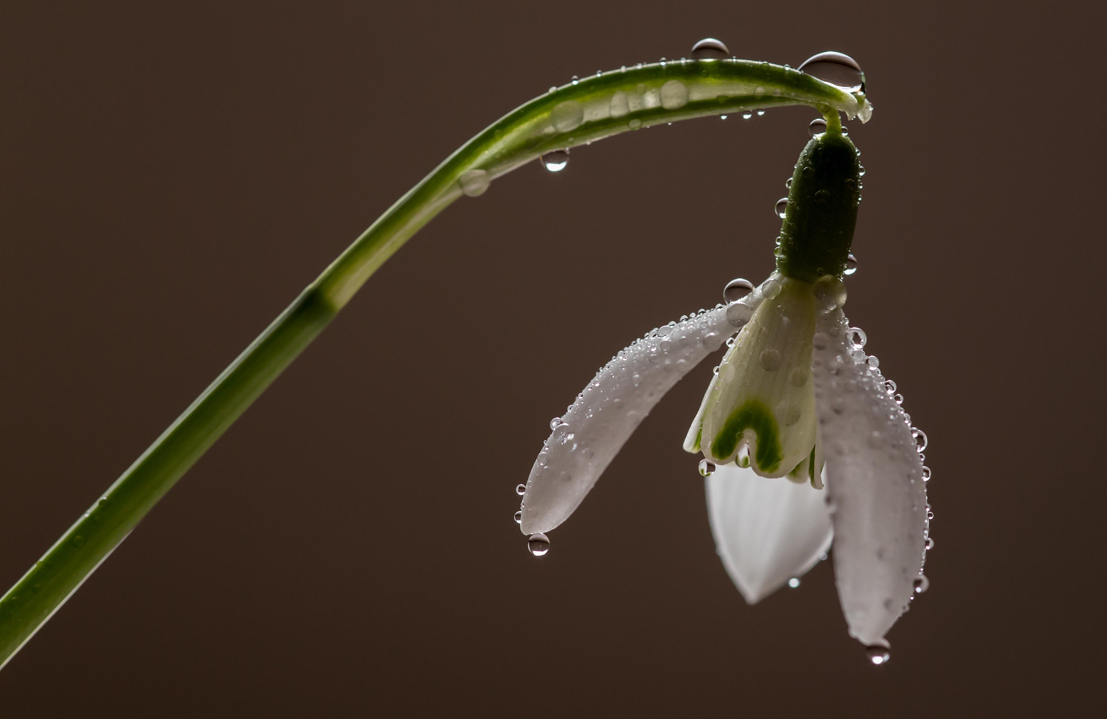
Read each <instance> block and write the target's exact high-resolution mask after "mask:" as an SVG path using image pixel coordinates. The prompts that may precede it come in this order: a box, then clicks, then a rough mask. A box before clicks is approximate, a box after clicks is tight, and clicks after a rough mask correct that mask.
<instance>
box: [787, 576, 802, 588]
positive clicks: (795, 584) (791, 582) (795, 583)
mask: <svg viewBox="0 0 1107 719" xmlns="http://www.w3.org/2000/svg"><path fill="white" fill-rule="evenodd" d="M799 585H800V580H799V577H792V578H791V579H789V580H788V586H789V587H791V588H792V589H795V588H796V587H798V586H799Z"/></svg>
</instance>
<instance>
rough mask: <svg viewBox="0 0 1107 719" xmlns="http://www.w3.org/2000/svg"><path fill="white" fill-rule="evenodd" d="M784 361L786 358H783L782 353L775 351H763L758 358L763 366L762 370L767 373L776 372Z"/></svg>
mask: <svg viewBox="0 0 1107 719" xmlns="http://www.w3.org/2000/svg"><path fill="white" fill-rule="evenodd" d="M783 361H784V358H783V357H781V355H780V351H779V350H775V349H767V350H762V351H761V354H760V355H759V356H758V358H757V362H758V364H760V365H761V369H763V370H765V371H766V372H775V371H776V370H778V369H780V365H781V363H782V362H783Z"/></svg>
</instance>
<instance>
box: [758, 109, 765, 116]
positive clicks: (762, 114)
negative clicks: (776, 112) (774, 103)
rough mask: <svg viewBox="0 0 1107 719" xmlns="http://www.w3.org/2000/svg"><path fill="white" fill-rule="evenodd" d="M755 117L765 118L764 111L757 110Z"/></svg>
mask: <svg viewBox="0 0 1107 719" xmlns="http://www.w3.org/2000/svg"><path fill="white" fill-rule="evenodd" d="M757 116H758V117H764V116H765V111H764V110H758V111H757Z"/></svg>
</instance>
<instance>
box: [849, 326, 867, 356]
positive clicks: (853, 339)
mask: <svg viewBox="0 0 1107 719" xmlns="http://www.w3.org/2000/svg"><path fill="white" fill-rule="evenodd" d="M868 341H869V336H868V335H867V334H865V330H863V329H861V328H860V327H850V328H849V343H850V344H851V345H853V348H854V349H855V350H859V349H861V348H862V347H864V346H865V343H866V342H868Z"/></svg>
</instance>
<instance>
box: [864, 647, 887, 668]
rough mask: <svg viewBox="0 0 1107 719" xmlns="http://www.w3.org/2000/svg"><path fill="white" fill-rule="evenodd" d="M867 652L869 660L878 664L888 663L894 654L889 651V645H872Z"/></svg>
mask: <svg viewBox="0 0 1107 719" xmlns="http://www.w3.org/2000/svg"><path fill="white" fill-rule="evenodd" d="M865 653H866V654H868V656H869V661H870V662H872V663H873V664H876V665H877V666H879V665H881V664H887V663H888V660H889V659H891V658H892V655H891V654H890V653H889V652H888V647H881V646H871V647H867V648H866V649H865Z"/></svg>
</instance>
